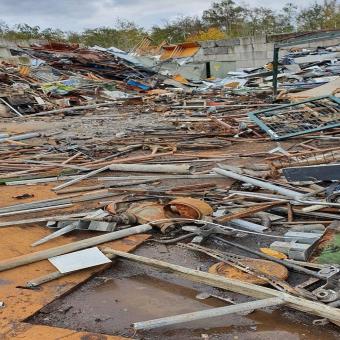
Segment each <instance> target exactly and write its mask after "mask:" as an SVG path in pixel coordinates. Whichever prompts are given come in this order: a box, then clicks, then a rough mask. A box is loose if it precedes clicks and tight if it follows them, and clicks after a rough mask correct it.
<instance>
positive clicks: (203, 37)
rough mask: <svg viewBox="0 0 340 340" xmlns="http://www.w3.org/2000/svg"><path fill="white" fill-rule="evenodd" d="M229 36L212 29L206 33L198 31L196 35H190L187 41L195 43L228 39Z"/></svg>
mask: <svg viewBox="0 0 340 340" xmlns="http://www.w3.org/2000/svg"><path fill="white" fill-rule="evenodd" d="M228 38H230V37H229V36H227V35H225V34H224V33H223V32H221V31H220V30H219V29H218V28H215V27H212V28H209V29H208V30H207V31H199V33H198V34H196V33H192V34H190V35H189V37H188V38H187V41H191V42H195V41H207V40H219V39H228Z"/></svg>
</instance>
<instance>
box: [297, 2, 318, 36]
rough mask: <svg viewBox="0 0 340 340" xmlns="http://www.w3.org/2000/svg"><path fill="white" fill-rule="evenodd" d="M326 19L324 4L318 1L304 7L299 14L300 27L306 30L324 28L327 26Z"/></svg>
mask: <svg viewBox="0 0 340 340" xmlns="http://www.w3.org/2000/svg"><path fill="white" fill-rule="evenodd" d="M324 19H325V18H324V12H323V6H322V5H319V4H318V3H316V2H315V3H314V4H312V5H311V6H309V7H307V8H304V9H302V10H301V11H300V14H299V15H298V16H297V21H298V23H299V29H301V30H304V31H316V30H320V29H323V28H324V27H325V25H324V21H325V20H324Z"/></svg>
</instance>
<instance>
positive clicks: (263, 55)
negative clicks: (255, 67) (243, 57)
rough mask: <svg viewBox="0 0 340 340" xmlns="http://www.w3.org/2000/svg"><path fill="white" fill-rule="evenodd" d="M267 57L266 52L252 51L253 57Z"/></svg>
mask: <svg viewBox="0 0 340 340" xmlns="http://www.w3.org/2000/svg"><path fill="white" fill-rule="evenodd" d="M266 58H267V52H254V53H253V59H254V60H257V59H266Z"/></svg>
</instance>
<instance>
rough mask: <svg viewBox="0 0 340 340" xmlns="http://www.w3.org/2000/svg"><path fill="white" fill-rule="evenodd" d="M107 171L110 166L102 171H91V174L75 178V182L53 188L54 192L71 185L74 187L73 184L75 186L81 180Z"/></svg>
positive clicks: (101, 169)
mask: <svg viewBox="0 0 340 340" xmlns="http://www.w3.org/2000/svg"><path fill="white" fill-rule="evenodd" d="M107 169H108V166H107V165H106V166H104V167H102V168H100V169H97V170H94V171H91V172H89V173H88V174H86V175H83V176H79V177H77V178H75V179H73V180H71V181H69V182H67V183H64V184H61V185H59V186H57V187H55V188H53V189H52V190H53V191H58V190H60V189H63V188H65V187H68V186H70V185H72V184H74V183H77V182H79V181H81V180H83V179H86V178H89V177H91V176H93V175H96V174H98V173H99V172H102V171H105V170H107Z"/></svg>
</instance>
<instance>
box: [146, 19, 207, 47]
mask: <svg viewBox="0 0 340 340" xmlns="http://www.w3.org/2000/svg"><path fill="white" fill-rule="evenodd" d="M207 28H208V27H207V26H206V25H205V24H204V23H203V22H202V20H201V19H200V18H199V17H197V16H178V17H176V18H175V19H173V20H163V25H162V26H161V27H160V26H153V27H152V28H151V39H152V40H153V41H154V44H155V45H158V44H160V43H161V42H162V41H163V40H164V39H165V40H167V41H168V43H170V44H174V43H179V42H183V41H186V40H187V38H188V36H190V35H192V34H198V33H199V31H204V30H205V29H207Z"/></svg>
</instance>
